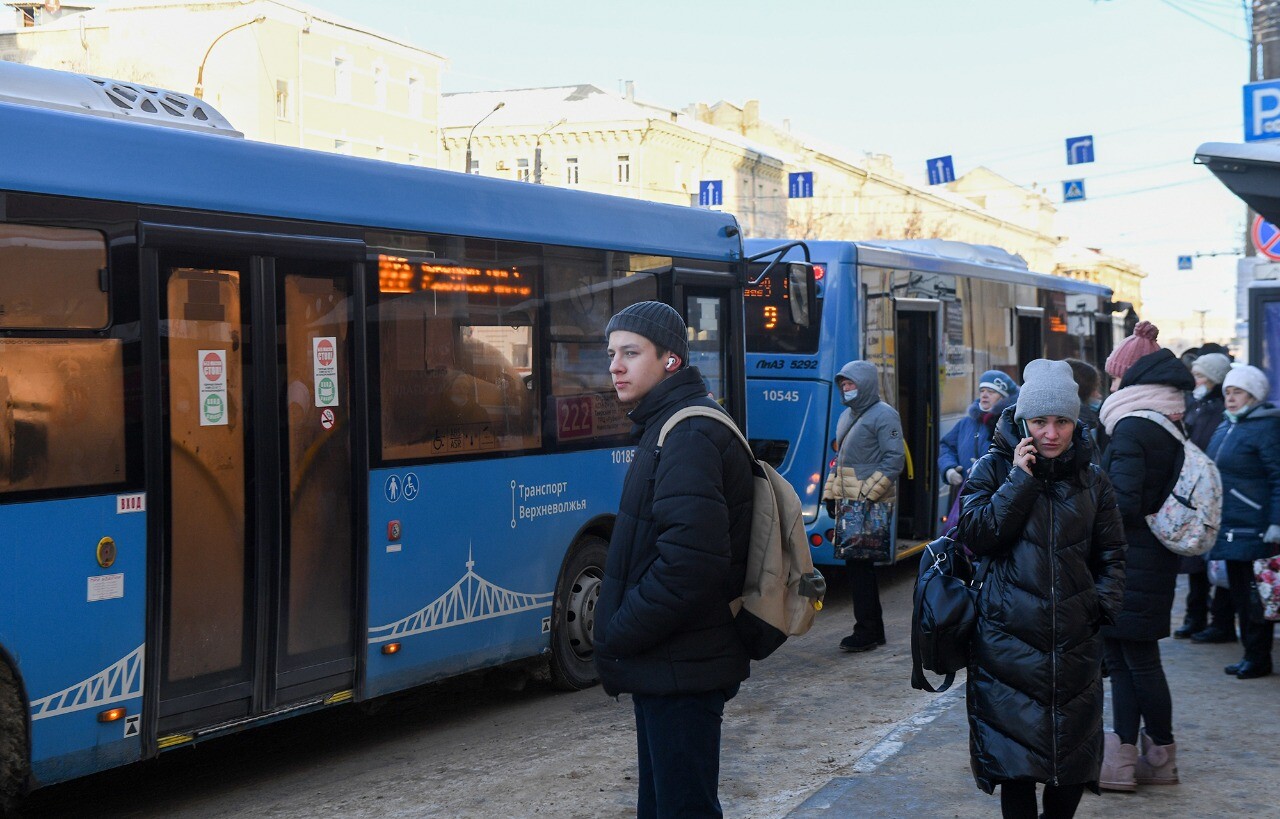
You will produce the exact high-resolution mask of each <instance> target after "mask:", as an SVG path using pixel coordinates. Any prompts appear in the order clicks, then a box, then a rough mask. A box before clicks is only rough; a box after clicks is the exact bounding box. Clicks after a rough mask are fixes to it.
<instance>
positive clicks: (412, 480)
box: [403, 472, 418, 501]
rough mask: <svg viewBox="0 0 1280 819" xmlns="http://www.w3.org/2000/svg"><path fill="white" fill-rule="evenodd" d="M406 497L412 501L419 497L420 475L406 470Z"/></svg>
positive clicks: (404, 489)
mask: <svg viewBox="0 0 1280 819" xmlns="http://www.w3.org/2000/svg"><path fill="white" fill-rule="evenodd" d="M403 491H404V499H405V500H407V501H411V500H413V499H414V498H416V497H418V476H417V475H416V474H414V473H413V472H406V473H405V476H404V488H403Z"/></svg>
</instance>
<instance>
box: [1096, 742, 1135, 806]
mask: <svg viewBox="0 0 1280 819" xmlns="http://www.w3.org/2000/svg"><path fill="white" fill-rule="evenodd" d="M1137 762H1138V746H1137V745H1127V744H1125V743H1123V742H1121V741H1120V735H1119V734H1113V733H1111V732H1109V731H1108V732H1107V734H1106V735H1105V738H1104V740H1103V744H1102V773H1101V774H1099V775H1098V787H1099V788H1101V789H1102V790H1104V791H1124V792H1126V793H1131V792H1133V791H1136V790H1137V789H1138V785H1137V782H1136V781H1135V778H1134V766H1135V765H1137Z"/></svg>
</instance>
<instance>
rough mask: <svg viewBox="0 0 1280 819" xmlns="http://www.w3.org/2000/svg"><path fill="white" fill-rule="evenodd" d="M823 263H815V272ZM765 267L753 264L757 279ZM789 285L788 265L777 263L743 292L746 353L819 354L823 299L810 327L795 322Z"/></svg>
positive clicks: (812, 317)
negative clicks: (767, 273)
mask: <svg viewBox="0 0 1280 819" xmlns="http://www.w3.org/2000/svg"><path fill="white" fill-rule="evenodd" d="M819 268H821V265H815V271H814V272H815V273H817V272H818V269H819ZM764 269H765V265H764V264H757V265H752V266H751V278H752V280H754V279H755V278H756V277H757V276H759V275H760V274H761V273H762V272H763V271H764ZM789 290H790V288H788V286H787V266H786V265H785V264H777V265H774V267H773V269H772V270H770V271H769V275H767V276H765V277H764V278H763V279H761V280H760V281H759V282H758V283H756V284H751V285H747V287H746V288H745V289H744V290H743V291H742V304H743V309H744V310H745V311H746V330H747V352H749V353H801V354H808V353H816V352H817V351H818V327H819V324H820V321H821V316H822V299H821V298H819V299H818V309H817V310H816V311H815V313H814V315H812V316H810V317H809V324H808V326H801V325H799V324H796V323H795V321H793V320H792V317H791V295H790V292H789Z"/></svg>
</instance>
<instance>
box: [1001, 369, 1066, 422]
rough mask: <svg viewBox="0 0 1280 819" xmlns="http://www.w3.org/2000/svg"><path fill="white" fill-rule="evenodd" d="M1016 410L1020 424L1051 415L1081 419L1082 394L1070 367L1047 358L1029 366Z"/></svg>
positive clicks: (1015, 413) (1016, 416) (1024, 376)
mask: <svg viewBox="0 0 1280 819" xmlns="http://www.w3.org/2000/svg"><path fill="white" fill-rule="evenodd" d="M1017 407H1018V408H1017V409H1016V410H1014V412H1013V417H1014V419H1015V420H1017V421H1021V420H1023V419H1024V418H1043V417H1045V416H1048V415H1057V416H1059V417H1062V418H1070V419H1071V420H1072V421H1075V420H1077V419H1078V418H1079V417H1080V394H1079V387H1077V386H1076V380H1075V378H1074V377H1073V376H1072V374H1071V365H1070V364H1068V363H1067V362H1065V361H1050V360H1049V359H1047V358H1037V359H1036V360H1035V361H1032V362H1031V363H1030V364H1028V365H1027V368H1026V369H1025V370H1023V371H1022V389H1021V390H1019V391H1018V404H1017Z"/></svg>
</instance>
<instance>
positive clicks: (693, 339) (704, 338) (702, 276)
mask: <svg viewBox="0 0 1280 819" xmlns="http://www.w3.org/2000/svg"><path fill="white" fill-rule="evenodd" d="M673 281H674V284H675V298H674V299H673V301H672V303H673V304H675V305H676V306H677V307H678V308H679V309H680V310H681V313H682V314H683V315H684V319H685V323H686V324H687V325H688V327H689V363H690V364H692V365H693V366H695V367H697V368H698V371H699V372H701V373H702V377H703V379H704V380H705V381H706V382H707V389H708V390H710V392H711V396H712V397H713V398H715V399H716V400H717V401H719V402H720V404H721V405H722V406H724V408H725V409H726V410H728V411H729V414H730V415H732V416H733V418H734V420H736V421H737V422H738V424H739V425H741V426H742V427H743V428H744V429H745V428H746V423H745V407H744V406H740V405H739V406H735V404H741V403H745V402H735V401H733V400H731V399H732V397H733V396H738V395H742V394H743V392H744V390H745V380H744V375H743V367H742V364H741V362H742V360H743V355H744V353H743V348H742V340H741V338H742V330H741V328H740V327H739V326H738V323H737V322H735V321H734V320H733V318H732V317H733V316H734V315H735V312H734V310H733V309H732V307H731V304H730V294H731V293H732V290H731V289H729V288H731V287H733V286H734V285H735V284H736V279H735V278H734V276H733V275H732V274H727V273H726V274H720V273H712V272H709V271H695V270H685V269H682V268H677V269H676V270H675V275H674V277H673ZM737 315H741V309H739V310H738V312H737Z"/></svg>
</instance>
